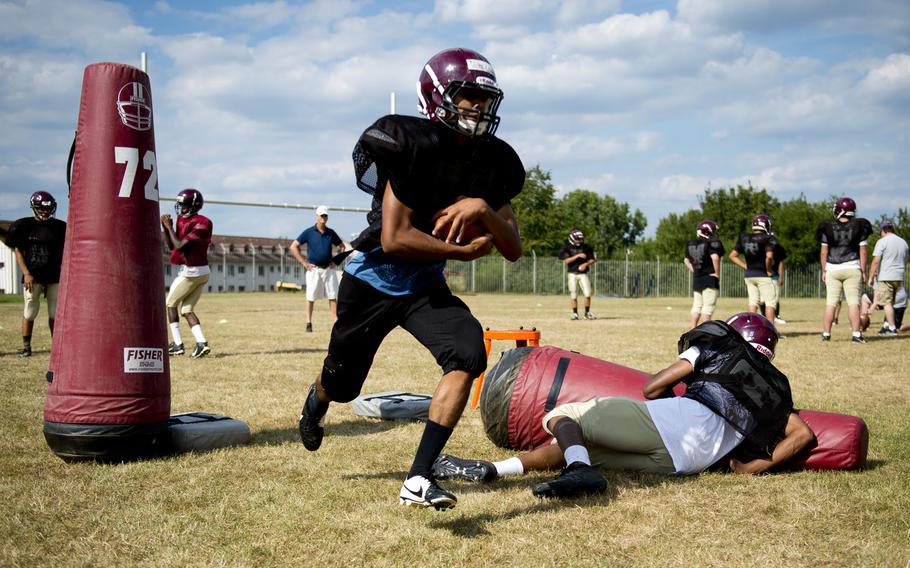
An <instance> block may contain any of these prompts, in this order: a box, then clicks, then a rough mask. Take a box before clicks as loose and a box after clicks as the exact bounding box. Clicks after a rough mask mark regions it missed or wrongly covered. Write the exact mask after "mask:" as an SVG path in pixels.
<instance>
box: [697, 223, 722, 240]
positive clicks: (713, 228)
mask: <svg viewBox="0 0 910 568" xmlns="http://www.w3.org/2000/svg"><path fill="white" fill-rule="evenodd" d="M716 232H717V223H715V222H714V221H712V220H711V219H703V220H701V221H699V222H698V226H696V228H695V234H696V235H698V236H699V237H701V238H703V239H709V238H711V237H712V236H713V235H714V233H716Z"/></svg>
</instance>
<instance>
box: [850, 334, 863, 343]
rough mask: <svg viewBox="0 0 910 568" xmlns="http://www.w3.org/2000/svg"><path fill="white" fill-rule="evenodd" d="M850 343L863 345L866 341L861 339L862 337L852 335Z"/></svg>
mask: <svg viewBox="0 0 910 568" xmlns="http://www.w3.org/2000/svg"><path fill="white" fill-rule="evenodd" d="M851 341H853V343H865V342H866V340H865V339H863V336H862V335H854V336H853V339H852V340H851Z"/></svg>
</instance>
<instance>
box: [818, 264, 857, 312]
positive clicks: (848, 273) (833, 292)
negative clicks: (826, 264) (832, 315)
mask: <svg viewBox="0 0 910 568" xmlns="http://www.w3.org/2000/svg"><path fill="white" fill-rule="evenodd" d="M862 283H863V276H862V273H861V272H860V271H859V268H845V269H843V270H835V271H834V272H831V271H830V270H829V271H827V272H826V273H825V288H826V290H827V298H826V300H825V301H826V302H827V304H828V305H829V306H831V307H834V306H836V305H837V303H838V302H839V301H840V295H841V292H843V293H844V297H845V298H846V300H847V305H848V306H858V305H859V295H860V293H861V290H860V286H862Z"/></svg>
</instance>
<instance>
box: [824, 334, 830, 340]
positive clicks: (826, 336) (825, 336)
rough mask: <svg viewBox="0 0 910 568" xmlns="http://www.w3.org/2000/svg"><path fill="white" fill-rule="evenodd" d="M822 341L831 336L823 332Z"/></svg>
mask: <svg viewBox="0 0 910 568" xmlns="http://www.w3.org/2000/svg"><path fill="white" fill-rule="evenodd" d="M822 341H831V336H830V335H825V334H824V333H823V334H822Z"/></svg>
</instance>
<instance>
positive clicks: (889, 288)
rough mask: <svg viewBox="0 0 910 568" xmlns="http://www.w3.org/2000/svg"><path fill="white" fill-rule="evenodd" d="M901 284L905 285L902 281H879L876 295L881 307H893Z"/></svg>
mask: <svg viewBox="0 0 910 568" xmlns="http://www.w3.org/2000/svg"><path fill="white" fill-rule="evenodd" d="M901 284H903V283H902V282H901V281H900V280H885V281H879V283H878V286H876V287H875V294H876V296H877V297H878V303H879V305H881V306H893V305H894V295H895V294H897V291H898V290H899V289H900V287H901Z"/></svg>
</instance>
